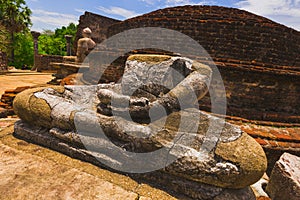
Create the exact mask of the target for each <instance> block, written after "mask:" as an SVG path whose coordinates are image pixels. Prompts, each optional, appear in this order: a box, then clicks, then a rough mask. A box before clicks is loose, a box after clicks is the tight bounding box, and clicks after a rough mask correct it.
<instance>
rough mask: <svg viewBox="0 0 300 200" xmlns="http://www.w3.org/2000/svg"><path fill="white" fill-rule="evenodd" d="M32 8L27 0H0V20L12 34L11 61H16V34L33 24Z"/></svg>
mask: <svg viewBox="0 0 300 200" xmlns="http://www.w3.org/2000/svg"><path fill="white" fill-rule="evenodd" d="M30 15H31V10H30V9H29V8H28V7H27V5H26V2H25V0H0V21H1V23H2V24H3V25H4V26H5V28H6V30H7V31H8V32H9V34H10V41H11V47H12V48H11V55H10V59H11V62H12V63H14V57H15V54H14V46H15V45H14V42H15V34H16V33H19V32H21V31H24V30H27V29H28V28H29V26H30V25H31V20H30Z"/></svg>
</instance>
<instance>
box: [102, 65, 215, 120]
mask: <svg viewBox="0 0 300 200" xmlns="http://www.w3.org/2000/svg"><path fill="white" fill-rule="evenodd" d="M211 74H212V71H211V69H210V68H209V67H208V66H206V65H203V64H200V63H197V62H196V63H194V64H193V69H192V73H190V74H189V75H188V76H187V77H186V78H185V79H184V80H183V81H181V82H180V83H179V84H178V85H176V87H174V88H173V89H172V90H170V91H169V92H168V93H167V94H165V95H163V96H161V97H159V98H158V99H157V100H155V101H153V102H149V100H148V99H147V98H144V97H142V98H138V97H129V96H126V95H122V94H118V93H115V92H113V91H111V90H107V89H102V90H99V91H98V98H99V99H100V101H101V104H100V105H99V106H98V112H99V113H101V114H104V115H109V116H110V115H112V114H114V115H115V114H117V115H121V116H122V113H124V112H129V113H130V115H131V117H132V118H133V119H136V121H141V122H143V121H144V120H145V119H148V121H149V119H150V116H149V111H151V112H152V115H151V120H156V119H159V118H161V117H162V116H163V115H165V113H166V114H170V113H172V112H174V111H178V110H181V109H185V108H189V107H191V106H192V105H194V103H195V102H196V101H197V100H199V99H201V98H202V97H203V96H204V95H205V94H206V93H207V91H208V86H209V84H210V79H211ZM162 108H164V109H165V112H161V111H162V110H161V109H162ZM112 111H114V112H113V113H112ZM146 121H147V120H146Z"/></svg>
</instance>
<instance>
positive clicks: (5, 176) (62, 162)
mask: <svg viewBox="0 0 300 200" xmlns="http://www.w3.org/2000/svg"><path fill="white" fill-rule="evenodd" d="M52 78H53V77H52V76H51V74H42V73H35V72H30V71H27V72H24V71H23V72H22V71H17V72H13V73H10V74H7V75H0V96H1V95H2V94H3V92H4V91H5V90H7V89H15V88H17V87H22V86H33V85H40V84H45V83H46V82H48V81H50V80H51V79H52ZM17 120H18V119H17V118H5V119H0V177H1V178H0V199H1V200H2V199H3V200H6V199H7V200H11V199H20V200H23V199H26V200H31V199H51V200H55V199H64V200H65V199H67V200H71V199H76V200H77V199H101V200H118V199H119V200H151V199H157V200H164V199H165V200H171V199H176V198H175V197H172V196H171V195H169V194H168V193H166V192H165V191H162V190H159V189H157V188H153V187H151V186H149V185H147V184H144V183H138V182H136V181H134V180H133V179H131V178H129V177H127V176H125V175H120V174H117V173H113V172H110V171H108V170H104V169H100V168H99V167H96V166H93V165H91V164H89V163H85V162H82V161H79V160H76V159H72V158H70V157H68V156H65V155H63V154H60V153H57V152H55V151H51V150H49V149H47V148H43V147H40V146H38V145H34V144H31V143H27V142H25V141H23V140H19V139H17V138H15V137H14V136H13V124H14V122H15V121H17Z"/></svg>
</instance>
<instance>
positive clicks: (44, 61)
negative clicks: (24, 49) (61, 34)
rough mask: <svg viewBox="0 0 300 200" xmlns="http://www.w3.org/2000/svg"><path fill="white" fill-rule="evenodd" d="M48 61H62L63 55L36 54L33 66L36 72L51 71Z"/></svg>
mask: <svg viewBox="0 0 300 200" xmlns="http://www.w3.org/2000/svg"><path fill="white" fill-rule="evenodd" d="M50 62H59V63H61V62H63V56H57V55H36V56H35V67H36V68H37V71H38V72H41V71H53V70H54V69H52V68H51V66H50Z"/></svg>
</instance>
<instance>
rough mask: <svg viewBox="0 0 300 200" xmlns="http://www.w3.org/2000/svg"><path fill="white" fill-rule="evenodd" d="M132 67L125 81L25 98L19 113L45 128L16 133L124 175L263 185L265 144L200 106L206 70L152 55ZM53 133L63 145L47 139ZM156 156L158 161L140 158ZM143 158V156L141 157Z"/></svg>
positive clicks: (50, 90)
mask: <svg viewBox="0 0 300 200" xmlns="http://www.w3.org/2000/svg"><path fill="white" fill-rule="evenodd" d="M149 60H150V61H149ZM157 60H158V61H159V62H158V61H157ZM126 66H127V68H126V69H125V73H124V77H123V78H124V80H122V82H121V84H100V85H93V86H66V87H56V88H46V89H45V88H43V89H35V90H27V91H25V92H24V93H21V94H20V95H18V96H17V98H16V99H15V102H14V108H15V110H16V113H18V115H19V116H20V118H21V119H22V120H24V121H25V122H26V123H28V124H30V125H38V126H40V127H43V128H45V129H43V130H41V131H38V133H36V135H35V133H34V131H30V128H29V130H28V127H27V128H26V130H27V131H28V133H27V135H24V133H23V132H24V129H25V128H24V127H26V126H27V125H26V124H23V125H24V126H23V125H22V124H19V125H18V124H16V130H15V131H16V134H18V135H20V136H23V137H26V138H27V139H30V140H34V141H36V142H37V143H39V144H43V145H46V146H49V147H51V148H54V149H56V150H59V151H63V152H64V153H67V154H72V155H73V154H75V155H73V156H79V157H88V158H89V159H91V160H95V158H97V159H98V161H97V162H100V163H101V162H102V163H105V164H106V165H108V166H109V167H110V168H114V169H117V170H120V171H123V172H124V171H125V172H140V171H141V170H142V171H143V172H148V171H152V170H153V169H161V168H163V169H162V173H163V174H170V176H175V177H182V178H184V179H185V180H188V181H192V182H194V183H197V184H200V183H205V184H211V185H214V186H217V187H222V188H245V187H247V186H249V185H251V184H253V183H254V182H256V181H257V180H259V178H260V177H261V176H262V175H263V173H264V171H265V170H266V158H265V155H264V152H263V150H262V148H261V147H260V146H259V144H258V143H256V142H255V140H254V139H252V138H251V137H250V136H248V135H247V134H245V133H243V132H242V131H241V130H240V129H239V128H237V127H236V126H233V125H231V124H229V123H225V124H224V122H223V121H222V119H219V118H216V117H213V116H211V115H209V114H207V113H204V112H201V111H199V110H198V109H196V108H195V107H194V104H193V103H194V102H196V101H197V100H198V99H199V98H201V97H203V96H204V95H205V94H206V92H207V88H208V87H207V86H208V84H209V80H210V75H211V70H210V69H209V68H208V67H207V66H205V65H201V64H199V63H194V62H192V61H191V60H189V59H185V58H180V57H170V58H169V57H166V56H164V57H163V58H162V59H160V58H159V57H158V56H145V55H142V56H140V57H139V56H135V57H130V58H129V60H128V62H127V63H126ZM144 68H146V69H148V71H149V74H147V76H143V73H146V71H147V70H145V69H144ZM170 68H172V69H176V70H175V71H176V72H174V71H172V70H171V71H169V70H170ZM140 69H143V70H144V71H140ZM152 72H153V73H152ZM156 72H160V73H158V74H157V73H156ZM139 73H141V74H139ZM172 73H174V74H175V75H171V76H170V74H172ZM157 75H159V76H157ZM153 78H154V80H153ZM132 80H136V81H132ZM164 81H165V82H164ZM135 83H136V84H135ZM160 83H164V84H162V85H163V86H164V87H161V85H160ZM140 85H142V87H139V86H140ZM135 91H137V93H136V94H135ZM159 91H160V92H159ZM132 93H133V94H132ZM193 96H194V97H193ZM180 100H182V102H183V104H182V102H181V101H180ZM182 107H183V108H182ZM162 109H164V112H162ZM129 114H130V115H131V117H132V118H133V120H132V119H131V118H130V115H129ZM150 122H151V123H150ZM223 125H224V127H223ZM36 130H37V129H36ZM75 130H76V131H75ZM218 131H220V133H218ZM49 135H50V136H51V138H52V137H53V138H55V140H56V139H57V140H59V141H63V142H64V143H62V144H59V142H57V143H58V144H56V145H54V144H53V142H52V143H51V140H47V139H45V138H44V139H43V137H46V138H47V137H50V136H49ZM106 137H108V138H106ZM53 138H52V140H53ZM61 145H62V146H61ZM83 146H85V147H86V148H87V150H85V149H84V148H83ZM74 152H75V153H74ZM149 152H155V153H156V154H153V155H156V157H155V156H150V157H147V156H143V155H144V154H139V153H145V154H146V153H149ZM136 155H142V156H140V157H138V158H139V159H137V160H136V159H135V158H136V157H135V156H136ZM152 158H155V159H152ZM93 162H94V161H93ZM141 166H142V168H143V169H141ZM161 166H163V167H161ZM139 170H140V171H139Z"/></svg>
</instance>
